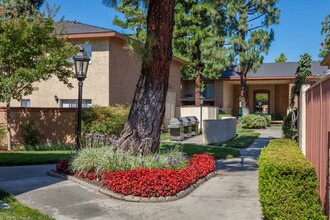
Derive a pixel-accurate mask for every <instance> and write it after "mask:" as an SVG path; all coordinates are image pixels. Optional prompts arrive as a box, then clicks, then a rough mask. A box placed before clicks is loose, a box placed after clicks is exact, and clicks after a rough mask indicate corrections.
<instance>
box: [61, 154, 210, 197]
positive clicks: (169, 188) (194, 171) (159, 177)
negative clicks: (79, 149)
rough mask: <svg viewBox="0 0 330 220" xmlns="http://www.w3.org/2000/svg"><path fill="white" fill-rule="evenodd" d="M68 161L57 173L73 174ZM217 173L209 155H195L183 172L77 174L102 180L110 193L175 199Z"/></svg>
mask: <svg viewBox="0 0 330 220" xmlns="http://www.w3.org/2000/svg"><path fill="white" fill-rule="evenodd" d="M68 163H69V162H68V161H67V160H63V161H60V162H59V163H58V164H57V165H56V170H57V171H58V172H60V173H65V174H70V171H69V170H68ZM213 171H215V160H214V158H213V157H212V156H210V155H209V154H194V155H193V157H192V158H191V159H190V160H189V164H188V166H187V167H185V168H184V169H181V170H169V169H150V170H148V169H146V168H140V169H135V170H128V171H116V172H110V171H107V172H106V173H105V174H97V175H96V174H94V173H86V172H84V171H82V172H80V173H75V174H74V176H75V177H77V178H85V179H86V178H87V179H88V180H90V181H92V180H95V179H97V178H98V179H99V180H102V181H103V185H104V186H105V187H107V188H108V189H110V190H112V191H114V192H117V193H120V194H123V195H133V196H142V197H161V196H164V197H165V196H173V195H175V194H177V193H178V192H180V191H181V190H184V189H186V188H188V187H189V186H191V185H192V184H194V183H196V182H197V180H198V179H201V178H203V177H205V176H206V175H207V174H209V173H211V172H213Z"/></svg>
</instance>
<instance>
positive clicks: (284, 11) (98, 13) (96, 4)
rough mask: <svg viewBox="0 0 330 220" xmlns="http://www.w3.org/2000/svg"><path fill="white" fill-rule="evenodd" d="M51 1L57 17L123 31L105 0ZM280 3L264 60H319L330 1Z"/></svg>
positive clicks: (311, 0)
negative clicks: (303, 57) (282, 56)
mask: <svg viewBox="0 0 330 220" xmlns="http://www.w3.org/2000/svg"><path fill="white" fill-rule="evenodd" d="M91 2H93V3H91ZM48 3H49V4H51V5H52V4H54V3H55V4H56V5H60V6H61V8H60V11H59V13H58V15H57V18H60V17H62V16H64V18H65V20H77V21H79V22H82V23H87V24H91V25H96V26H100V27H106V28H111V29H113V30H116V31H118V32H121V33H122V32H123V30H122V29H120V28H118V27H116V26H114V25H113V24H112V20H113V18H114V16H115V11H114V9H112V8H108V7H105V6H104V5H102V0H92V1H91V0H48ZM278 6H279V8H280V10H281V15H280V24H279V25H276V26H273V29H274V31H275V41H274V42H273V43H272V46H271V48H270V51H269V53H268V55H266V56H265V58H264V62H274V59H275V58H276V57H278V56H279V54H280V53H281V52H284V54H285V55H286V57H287V58H288V61H298V60H299V57H300V55H301V54H303V53H309V54H311V55H312V57H313V60H320V58H319V57H318V54H319V50H320V43H321V42H322V41H323V39H324V38H323V37H322V36H321V34H320V31H321V22H322V21H323V19H324V17H325V16H326V14H330V1H329V0H280V3H279V5H278Z"/></svg>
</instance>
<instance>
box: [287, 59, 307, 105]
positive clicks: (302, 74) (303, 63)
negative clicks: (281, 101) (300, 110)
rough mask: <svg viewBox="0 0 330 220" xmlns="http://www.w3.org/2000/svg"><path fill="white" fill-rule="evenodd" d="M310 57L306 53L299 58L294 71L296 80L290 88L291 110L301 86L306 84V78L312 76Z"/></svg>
mask: <svg viewBox="0 0 330 220" xmlns="http://www.w3.org/2000/svg"><path fill="white" fill-rule="evenodd" d="M311 69H312V57H311V55H309V54H308V53H305V54H303V55H301V56H300V60H299V62H298V67H297V70H296V80H295V82H294V85H293V86H292V88H291V97H290V107H291V108H293V106H294V104H295V98H296V96H298V98H299V95H300V89H301V86H302V85H304V84H306V83H307V76H311V75H312V70H311Z"/></svg>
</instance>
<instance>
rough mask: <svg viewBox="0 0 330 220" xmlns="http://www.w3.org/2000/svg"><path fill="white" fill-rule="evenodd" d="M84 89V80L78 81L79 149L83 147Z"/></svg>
mask: <svg viewBox="0 0 330 220" xmlns="http://www.w3.org/2000/svg"><path fill="white" fill-rule="evenodd" d="M82 89H83V81H82V80H79V82H78V114H77V140H76V141H77V149H78V150H79V149H80V148H81V115H82Z"/></svg>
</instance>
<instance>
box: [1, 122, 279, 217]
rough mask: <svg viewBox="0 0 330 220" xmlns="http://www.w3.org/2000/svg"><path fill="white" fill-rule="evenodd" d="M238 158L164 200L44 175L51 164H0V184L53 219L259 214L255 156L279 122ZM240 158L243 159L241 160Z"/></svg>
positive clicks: (276, 134)
mask: <svg viewBox="0 0 330 220" xmlns="http://www.w3.org/2000/svg"><path fill="white" fill-rule="evenodd" d="M260 133H261V135H260V137H259V138H258V139H257V140H256V141H255V143H254V144H253V145H252V146H251V148H247V149H244V150H240V151H241V155H242V157H241V158H234V159H226V160H218V162H217V167H218V169H219V171H220V172H221V173H222V175H220V176H216V177H214V178H212V179H211V180H209V181H207V182H206V183H204V184H203V185H202V186H200V187H199V188H198V189H196V190H195V191H193V192H192V193H191V194H190V195H188V196H187V197H185V198H183V199H181V200H178V201H173V202H167V203H148V204H143V203H133V202H124V201H119V200H114V199H111V198H109V197H107V196H105V195H103V194H100V193H97V192H94V191H92V190H89V189H87V188H85V187H82V186H80V185H78V184H76V183H73V182H71V181H61V180H60V179H56V178H53V177H48V176H46V174H45V173H46V171H47V170H49V169H50V168H52V166H48V165H47V166H24V167H10V168H8V167H0V188H2V189H5V190H7V191H9V192H12V193H15V194H16V195H17V196H16V198H17V199H18V200H19V201H21V202H23V203H24V204H26V205H28V206H30V207H32V208H37V209H39V210H40V211H41V212H43V213H45V214H49V215H51V216H53V217H55V218H56V219H64V220H66V219H95V220H96V219H171V220H172V219H189V220H194V219H198V220H200V219H233V220H236V219H248V220H251V219H253V220H255V219H261V218H262V217H261V213H260V207H259V201H258V193H257V180H258V171H257V165H256V158H257V157H258V155H259V153H260V149H261V148H262V146H263V145H265V144H267V143H268V140H269V139H270V138H276V137H280V135H281V131H280V128H276V127H274V128H269V129H267V130H264V131H262V132H260ZM242 161H243V162H242Z"/></svg>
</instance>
